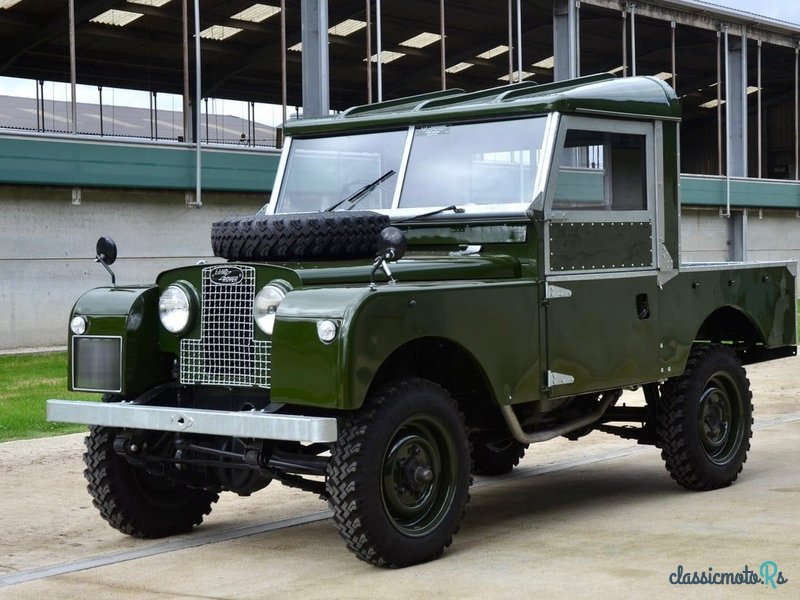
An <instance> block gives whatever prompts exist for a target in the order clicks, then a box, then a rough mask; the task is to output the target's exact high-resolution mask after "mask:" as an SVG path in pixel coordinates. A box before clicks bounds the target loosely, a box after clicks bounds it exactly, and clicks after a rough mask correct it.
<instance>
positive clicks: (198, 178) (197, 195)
mask: <svg viewBox="0 0 800 600" xmlns="http://www.w3.org/2000/svg"><path fill="white" fill-rule="evenodd" d="M202 65H203V63H202V62H201V59H200V0H194V71H195V76H194V95H195V98H196V100H195V105H194V106H195V113H196V114H195V123H196V124H197V125H196V132H197V135H196V136H195V137H196V138H197V139H196V140H195V141H194V142H195V167H194V177H195V182H194V202H192V205H193V206H196V207H198V208H199V207H201V206H203V197H202V191H203V165H202V158H201V157H202V151H201V148H200V98H202V89H203V87H202V83H203V81H202V80H203V68H202ZM206 139H208V101H206Z"/></svg>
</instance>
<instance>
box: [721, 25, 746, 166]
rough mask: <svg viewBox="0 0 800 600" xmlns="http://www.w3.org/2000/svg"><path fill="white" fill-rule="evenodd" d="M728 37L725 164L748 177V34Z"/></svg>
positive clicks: (726, 34) (726, 35) (726, 33)
mask: <svg viewBox="0 0 800 600" xmlns="http://www.w3.org/2000/svg"><path fill="white" fill-rule="evenodd" d="M725 39H726V48H727V51H726V57H725V84H726V85H725V111H726V112H727V113H728V114H727V117H728V118H727V119H726V124H727V144H726V147H727V161H726V164H727V166H728V172H729V173H730V175H731V176H732V177H747V36H746V34H744V33H743V34H742V35H740V36H739V35H729V34H728V32H727V31H726V32H725Z"/></svg>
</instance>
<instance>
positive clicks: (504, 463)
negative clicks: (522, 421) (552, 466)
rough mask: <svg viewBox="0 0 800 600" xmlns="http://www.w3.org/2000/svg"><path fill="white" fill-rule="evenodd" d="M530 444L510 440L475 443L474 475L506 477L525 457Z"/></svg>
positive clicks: (473, 450)
mask: <svg viewBox="0 0 800 600" xmlns="http://www.w3.org/2000/svg"><path fill="white" fill-rule="evenodd" d="M527 448H528V444H521V443H520V442H518V441H517V440H514V439H508V440H500V441H496V442H483V443H480V442H473V444H472V462H473V469H472V471H473V473H475V474H476V475H490V476H491V475H505V474H506V473H510V472H511V470H512V469H513V468H514V467H516V466H517V465H518V464H519V461H520V459H522V457H523V456H525V450H527Z"/></svg>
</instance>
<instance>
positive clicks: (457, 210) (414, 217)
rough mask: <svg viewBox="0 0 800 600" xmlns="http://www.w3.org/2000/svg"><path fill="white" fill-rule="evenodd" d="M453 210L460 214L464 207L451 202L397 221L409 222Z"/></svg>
mask: <svg viewBox="0 0 800 600" xmlns="http://www.w3.org/2000/svg"><path fill="white" fill-rule="evenodd" d="M449 210H452V211H453V212H454V213H456V214H457V215H460V214H461V213H463V212H464V209H463V208H460V207H458V206H456V205H455V204H451V205H450V206H445V207H444V208H440V209H438V210H433V211H431V212H426V213H423V214H421V215H414V216H413V217H408V218H406V219H400V220H399V221H395V223H408V222H409V221H416V220H417V219H424V218H425V217H432V216H433V215H438V214H441V213H443V212H447V211H449Z"/></svg>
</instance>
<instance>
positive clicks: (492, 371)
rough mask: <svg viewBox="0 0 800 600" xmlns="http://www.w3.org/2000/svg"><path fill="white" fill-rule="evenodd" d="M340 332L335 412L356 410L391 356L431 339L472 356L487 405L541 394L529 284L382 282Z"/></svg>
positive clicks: (533, 293) (533, 292) (533, 290)
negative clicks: (339, 387) (339, 383)
mask: <svg viewBox="0 0 800 600" xmlns="http://www.w3.org/2000/svg"><path fill="white" fill-rule="evenodd" d="M512 314H513V318H510V315H512ZM342 334H343V335H345V336H346V340H345V341H344V342H343V343H344V344H345V355H344V361H343V364H342V367H343V373H344V376H345V377H346V381H345V386H344V388H343V389H342V395H341V396H340V404H339V407H340V408H357V407H359V406H360V405H361V403H362V402H363V401H364V399H365V397H366V394H367V391H368V390H369V387H370V385H371V384H372V381H373V378H374V377H375V375H376V373H377V372H378V369H379V368H380V367H381V365H382V364H383V363H384V361H385V360H386V359H387V358H389V357H390V356H391V355H392V353H393V352H394V351H396V350H397V349H399V348H401V347H402V346H404V345H405V344H408V343H410V342H413V341H415V340H421V339H430V338H438V339H442V340H447V341H449V342H452V343H454V344H455V345H456V346H459V347H460V348H462V349H463V350H464V351H465V352H466V353H467V355H468V356H470V357H471V358H472V359H473V362H474V364H475V365H476V369H478V370H479V372H480V374H481V375H482V377H483V379H485V381H486V382H487V383H488V385H489V389H490V390H491V393H492V398H490V399H487V400H489V401H494V402H497V403H499V404H511V403H519V402H529V401H534V400H538V399H539V397H540V376H541V367H542V365H541V364H540V361H539V356H538V352H537V350H538V346H539V320H538V286H537V285H536V284H535V283H534V282H531V281H525V280H522V281H507V282H486V283H482V282H470V283H456V282H453V283H441V284H438V285H415V284H413V283H402V284H395V285H383V286H380V287H379V288H378V289H377V290H376V291H375V292H373V293H371V294H370V295H369V296H367V297H366V298H365V299H364V301H363V303H361V304H360V305H359V306H358V308H357V310H355V311H354V312H353V314H352V317H351V318H350V319H349V320H346V321H345V323H344V324H343V326H342ZM445 359H446V357H442V360H443V361H444V360H445Z"/></svg>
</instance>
